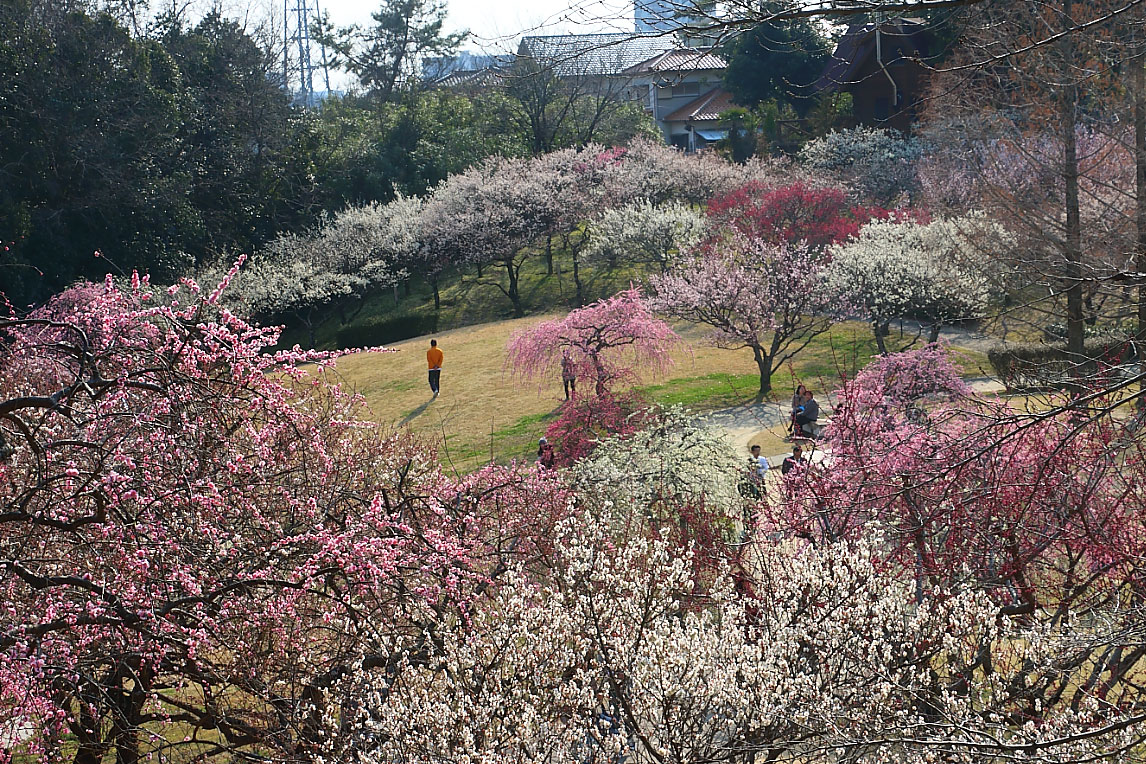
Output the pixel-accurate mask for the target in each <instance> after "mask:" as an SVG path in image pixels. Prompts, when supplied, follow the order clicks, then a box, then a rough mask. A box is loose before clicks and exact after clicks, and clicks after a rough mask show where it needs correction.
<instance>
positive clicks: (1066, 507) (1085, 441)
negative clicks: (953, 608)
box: [772, 348, 1146, 720]
mask: <svg viewBox="0 0 1146 764" xmlns="http://www.w3.org/2000/svg"><path fill="white" fill-rule="evenodd" d="M967 392H968V391H967V389H966V386H965V385H964V384H963V383H962V381H961V380H959V378H958V375H957V373H956V370H955V369H954V367H953V366H952V365H951V364H950V362H949V361H948V360H946V359H944V358H943V353H942V351H940V350H938V349H935V348H930V349H927V350H924V351H917V352H915V353H905V354H897V355H892V356H888V357H886V358H882V359H880V360H879V361H878V362H876V363H874V364H872V365H871V366H869V367H868V368H866V369H865V370H864V371H863V372H862V373H861V374H860V375H858V376H857V377H856V379H855V380H853V381H851V382H849V383H848V384H847V385H846V386H845V387H844V388H843V390H842V391H841V392H840V396H839V398H840V400H839V404H838V405H837V407H836V414H835V416H834V417H833V421H832V426H831V428H830V432H829V437H828V445H829V448H830V449H831V453H832V463H831V465H830V466H829V467H824V468H810V469H807V470H804V471H800V472H797V473H793V475H794V477H793V476H791V475H790V476H789V479H788V480H787V481H786V484H785V491H786V493H785V496H784V498H783V499H782V500H780V501H779V502H777V503H776V504H775V505H774V506H773V507H772V510H773V511H774V520H775V522H776V527H777V528H778V529H780V530H786V531H788V532H790V533H791V534H793V535H795V536H799V537H802V538H806V539H811V540H813V541H814V542H815V543H817V544H833V543H836V542H838V541H840V540H845V539H854V538H859V537H862V536H864V535H866V534H868V533H870V529H871V528H872V527H873V525H874V526H877V527H879V528H882V529H883V533H884V534H885V543H884V544H883V546H882V547H881V548H880V549H879V551H878V557H879V559H880V561H881V564H884V565H888V566H890V567H892V568H894V569H897V570H899V571H901V573H902V575H903V577H904V578H906V579H914V581H915V587H916V597H917V599H920V600H923V599H925V598H926V597H928V596H930V595H929V594H928V592H931V591H932V590H933V589H934V588H935V587H954V588H973V589H977V590H980V591H982V592H984V593H985V594H987V595H988V596H989V597H990V598H991V600H992V602H993V603H994V605H995V607H996V608H997V611H998V617H999V618H1000V619H1007V621H1008V622H1009V623H1011V624H1013V626H1012V627H1013V628H1018V627H1019V626H1018V624H1021V625H1022V628H1029V629H1031V630H1032V631H1033V632H1041V633H1046V632H1047V631H1048V630H1056V629H1067V628H1076V627H1078V625H1079V624H1084V626H1083V627H1082V629H1083V631H1091V630H1092V629H1093V630H1094V631H1093V632H1092V634H1091V637H1090V638H1086V637H1081V638H1079V639H1078V641H1077V642H1075V644H1073V646H1072V647H1071V648H1070V649H1069V650H1066V651H1064V653H1063V654H1062V655H1060V656H1058V657H1057V658H1056V659H1055V661H1054V663H1053V665H1046V664H1032V665H1030V666H1028V667H1027V668H1026V669H1024V670H1023V671H1021V672H1018V673H1017V674H1015V675H1014V676H1013V677H1011V678H1010V679H1008V680H1007V682H1006V683H1004V684H1003V685H1002V686H1001V688H1000V697H1003V698H1005V699H1006V700H1005V703H1006V704H1007V705H1009V706H1011V707H1012V709H1013V713H1015V714H1017V715H1020V716H1021V717H1022V718H1026V719H1031V720H1041V719H1046V718H1048V717H1049V716H1052V715H1053V714H1055V713H1058V712H1060V711H1063V710H1078V709H1082V708H1087V707H1093V708H1096V709H1099V708H1101V709H1105V710H1106V711H1107V712H1108V713H1110V714H1112V715H1113V714H1115V713H1117V712H1118V710H1120V709H1125V708H1127V707H1129V706H1128V704H1134V703H1141V702H1142V700H1143V698H1142V692H1141V687H1140V684H1139V683H1138V680H1137V675H1138V672H1139V671H1140V670H1141V665H1142V660H1143V658H1144V657H1146V651H1144V650H1143V648H1142V647H1141V645H1140V641H1139V640H1138V639H1137V637H1136V636H1134V635H1135V633H1136V630H1137V629H1138V628H1139V625H1140V618H1141V612H1142V611H1141V607H1142V605H1141V582H1142V577H1143V575H1144V574H1146V568H1144V567H1143V559H1146V558H1144V556H1143V554H1144V552H1146V524H1144V522H1143V518H1144V517H1146V513H1144V509H1146V503H1144V497H1143V495H1142V491H1141V490H1140V486H1141V485H1143V481H1144V480H1146V458H1144V452H1143V442H1142V438H1141V437H1140V436H1138V435H1135V434H1133V433H1132V432H1131V431H1128V430H1127V429H1126V428H1125V425H1123V424H1119V423H1117V422H1112V421H1110V420H1109V419H1103V420H1099V421H1096V422H1085V423H1081V424H1080V423H1079V422H1078V420H1077V418H1071V417H1068V416H1066V415H1063V414H1061V413H1055V412H1052V413H1047V414H1040V415H1037V416H1034V417H1031V416H1029V415H1026V414H1024V413H1023V412H1018V411H1014V410H1011V409H1010V408H1009V407H1008V406H1007V405H1006V404H1004V403H1001V402H997V401H987V402H977V401H975V400H974V399H972V398H968V397H967V395H966V394H967ZM1100 635H1101V636H1100ZM1008 647H1009V646H1008V645H1007V644H1006V643H1005V642H1004V643H993V644H984V645H982V646H981V647H980V654H979V655H978V656H976V657H975V658H974V659H973V660H972V662H971V663H970V664H969V665H968V666H967V667H966V669H965V675H966V677H967V678H968V680H969V681H973V677H974V676H975V675H976V673H977V672H982V675H983V676H988V675H990V673H991V672H992V671H993V667H994V666H998V665H1000V664H1001V663H1005V662H1007V661H1008V660H1009V658H1008V657H1007V656H1006V653H1007V650H1008ZM1098 667H1101V668H1098Z"/></svg>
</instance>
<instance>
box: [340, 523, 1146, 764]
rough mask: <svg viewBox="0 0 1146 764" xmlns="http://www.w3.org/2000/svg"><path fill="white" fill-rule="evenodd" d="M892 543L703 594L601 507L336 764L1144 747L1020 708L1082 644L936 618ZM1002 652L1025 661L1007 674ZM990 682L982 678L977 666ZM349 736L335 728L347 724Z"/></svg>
mask: <svg viewBox="0 0 1146 764" xmlns="http://www.w3.org/2000/svg"><path fill="white" fill-rule="evenodd" d="M878 544H879V540H878V534H876V537H875V538H874V539H873V540H871V541H866V542H865V541H859V542H851V543H840V544H836V545H832V546H829V547H821V548H814V547H812V548H808V547H798V546H792V545H788V544H782V543H774V542H769V543H766V544H762V545H760V546H759V547H758V548H757V549H756V550H755V552H756V553H757V555H756V556H755V557H754V558H753V559H752V561H751V562H748V563H746V566H747V569H746V570H745V571H744V572H745V573H746V574H747V580H748V581H750V583H745V579H740V580H739V581H738V580H737V577H736V576H734V575H733V574H732V571H730V570H728V569H725V570H724V571H723V572H722V573H720V574H718V575H717V576H716V577H715V578H714V579H713V580H711V581H702V580H700V579H698V578H697V576H696V575H695V573H694V571H693V566H692V565H691V560H690V559H689V558H690V555H689V554H688V553H686V554H683V555H682V554H681V553H680V552H679V550H677V549H676V548H674V547H673V546H672V545H671V544H669V543H668V542H667V541H666V540H665V539H664V538H663V537H661V536H658V535H656V534H652V535H649V534H647V533H641V532H639V531H637V532H634V531H632V526H631V525H630V526H629V530H628V532H627V533H623V532H622V535H620V536H618V526H617V524H616V523H615V522H612V521H610V520H609V518H608V517H607V516H602V515H599V514H597V513H595V512H594V511H592V510H586V511H584V513H582V514H577V515H575V516H573V517H571V518H570V519H569V520H568V521H566V522H564V523H562V524H561V525H559V526H558V528H557V529H556V540H555V543H554V552H553V559H552V563H553V564H552V568H551V572H550V573H549V574H548V575H545V576H542V577H541V578H538V577H537V576H536V575H531V574H529V573H527V572H525V571H524V570H521V569H519V570H517V571H516V572H515V573H514V574H512V575H511V576H509V577H508V580H507V582H506V584H505V585H504V586H502V587H501V588H499V589H498V590H497V592H496V594H495V595H494V596H493V597H492V598H491V600H490V601H489V602H487V603H485V605H484V606H482V607H479V608H477V609H476V610H475V612H474V613H473V614H472V616H471V617H470V618H469V619H463V618H450V619H448V620H444V621H441V622H439V623H438V624H436V625H435V626H434V627H433V631H432V633H426V634H411V635H410V636H409V637H408V638H407V639H405V640H398V641H396V642H395V644H394V645H393V649H394V650H395V652H397V653H401V652H402V650H403V648H404V649H405V651H406V652H405V654H406V655H407V658H406V659H405V660H403V661H402V662H401V663H400V664H398V665H396V666H393V667H392V668H391V670H390V671H387V672H383V671H380V670H377V669H363V670H361V671H359V672H357V673H356V674H354V675H352V676H351V677H349V678H348V681H347V687H348V691H349V692H352V693H354V694H356V695H357V696H358V697H360V698H361V700H362V703H361V706H360V711H359V713H358V714H357V716H356V718H354V719H350V720H345V719H344V720H341V725H340V727H339V728H338V729H337V733H336V734H332V735H331V742H330V750H329V751H327V752H326V753H327V755H333V756H338V755H339V754H340V753H344V752H347V751H351V752H353V758H354V760H355V761H361V762H383V761H395V760H402V761H422V762H455V761H456V762H462V761H497V762H521V763H523V764H524V763H529V764H533V763H536V764H541V763H542V762H552V761H567V762H571V761H617V760H620V759H624V760H625V761H631V762H642V763H644V762H648V763H650V764H652V763H654V762H655V763H656V764H663V763H664V762H679V763H681V764H688V763H692V762H697V763H699V762H725V761H736V760H741V759H742V758H746V759H747V760H753V759H755V758H756V757H762V758H764V759H765V760H793V761H801V760H804V761H807V760H821V759H822V760H849V761H856V762H877V761H879V762H882V761H895V762H904V764H924V762H931V761H936V760H942V761H957V762H968V763H970V762H989V761H1004V760H1005V761H1018V762H1036V761H1052V762H1058V761H1076V760H1084V759H1086V758H1087V757H1090V756H1094V757H1101V756H1103V755H1113V754H1116V753H1117V752H1119V751H1122V752H1126V751H1128V750H1131V748H1130V747H1131V746H1133V745H1134V744H1135V743H1136V742H1139V741H1140V740H1141V738H1142V722H1141V718H1140V717H1135V715H1134V714H1133V712H1119V711H1112V712H1111V711H1104V712H1103V713H1098V711H1097V708H1080V709H1076V710H1069V709H1064V710H1063V711H1062V712H1061V713H1057V714H1053V715H1048V718H1046V719H1045V720H1044V721H1043V722H1042V723H1041V724H1039V725H1034V724H1029V725H1027V724H1023V722H1022V720H1021V719H1018V718H1015V717H1014V716H1012V715H1011V714H1010V713H1009V709H1008V703H1009V700H1010V698H1009V697H1007V693H1006V692H1005V691H1004V689H1003V688H1004V687H1005V686H1006V680H1007V679H1009V678H1010V677H1011V675H1013V674H1015V673H1018V672H1021V671H1022V670H1023V667H1024V666H1026V665H1029V664H1030V663H1033V662H1042V661H1050V662H1053V661H1054V660H1055V659H1056V657H1057V656H1058V655H1059V654H1060V653H1061V652H1063V651H1067V650H1069V649H1070V646H1071V644H1072V640H1074V639H1078V638H1080V637H1081V636H1082V632H1081V631H1080V630H1074V629H1067V630H1064V631H1061V632H1058V633H1051V632H1039V631H1032V630H1025V629H1023V628H1022V627H1021V626H1020V625H1017V624H1004V623H1001V622H1000V621H999V620H998V618H997V609H996V607H995V606H993V605H992V604H991V603H990V601H989V600H988V599H987V598H985V597H983V596H980V595H976V594H973V593H954V592H941V591H934V592H932V594H933V595H934V596H932V597H929V598H928V599H927V600H925V601H924V602H923V603H921V604H919V605H915V604H913V603H912V598H911V596H910V592H909V591H908V589H907V588H906V587H905V586H904V585H903V583H902V581H900V580H898V579H897V578H896V576H895V575H894V574H893V573H892V572H891V571H889V570H888V569H887V568H886V567H884V566H881V565H879V564H878V563H877V562H876V560H877V558H878V556H877V555H876V554H874V551H875V549H876V548H877V547H878ZM986 643H1004V644H1007V645H1008V661H1007V662H1006V663H1003V664H1001V665H998V666H997V667H995V668H994V669H993V671H992V672H979V671H975V670H974V669H973V666H974V661H975V659H976V655H977V652H978V650H979V648H980V646H981V645H983V644H986ZM968 666H971V667H972V669H971V670H968V668H967V667H968ZM331 723H332V725H333V720H332V722H331Z"/></svg>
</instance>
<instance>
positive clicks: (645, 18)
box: [633, 0, 681, 33]
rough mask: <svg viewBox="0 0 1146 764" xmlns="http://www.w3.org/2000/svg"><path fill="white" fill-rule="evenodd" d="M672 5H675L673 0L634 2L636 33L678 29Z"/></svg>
mask: <svg viewBox="0 0 1146 764" xmlns="http://www.w3.org/2000/svg"><path fill="white" fill-rule="evenodd" d="M674 5H677V3H676V2H674V0H636V2H635V3H634V4H633V6H634V7H633V22H634V24H635V28H636V30H637V32H638V33H647V32H671V31H672V30H674V29H677V28H678V27H680V25H681V21H680V19H678V18H677V17H676V12H675V10H674V8H673V6H674Z"/></svg>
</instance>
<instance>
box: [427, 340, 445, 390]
mask: <svg viewBox="0 0 1146 764" xmlns="http://www.w3.org/2000/svg"><path fill="white" fill-rule="evenodd" d="M444 357H445V354H444V353H442V349H441V348H440V347H438V341H437V340H430V349H429V350H427V351H426V363H427V364H429V366H430V390H432V391H433V392H434V397H435V398H437V397H438V390H439V388H440V387H441V380H442V359H443V358H444Z"/></svg>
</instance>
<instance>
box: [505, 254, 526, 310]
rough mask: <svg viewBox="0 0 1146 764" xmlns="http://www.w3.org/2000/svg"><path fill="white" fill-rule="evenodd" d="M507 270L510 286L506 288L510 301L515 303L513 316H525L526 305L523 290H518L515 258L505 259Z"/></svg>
mask: <svg viewBox="0 0 1146 764" xmlns="http://www.w3.org/2000/svg"><path fill="white" fill-rule="evenodd" d="M505 272H506V273H507V274H509V288H508V289H506V290H505V294H506V296H507V297H508V298H509V301H510V302H511V303H513V317H514V318H524V317H525V306H524V305H522V303H521V292H520V291H519V290H518V284H517V275H518V274H517V269H516V268H514V267H513V258H509V259H508V260H506V261H505Z"/></svg>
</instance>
